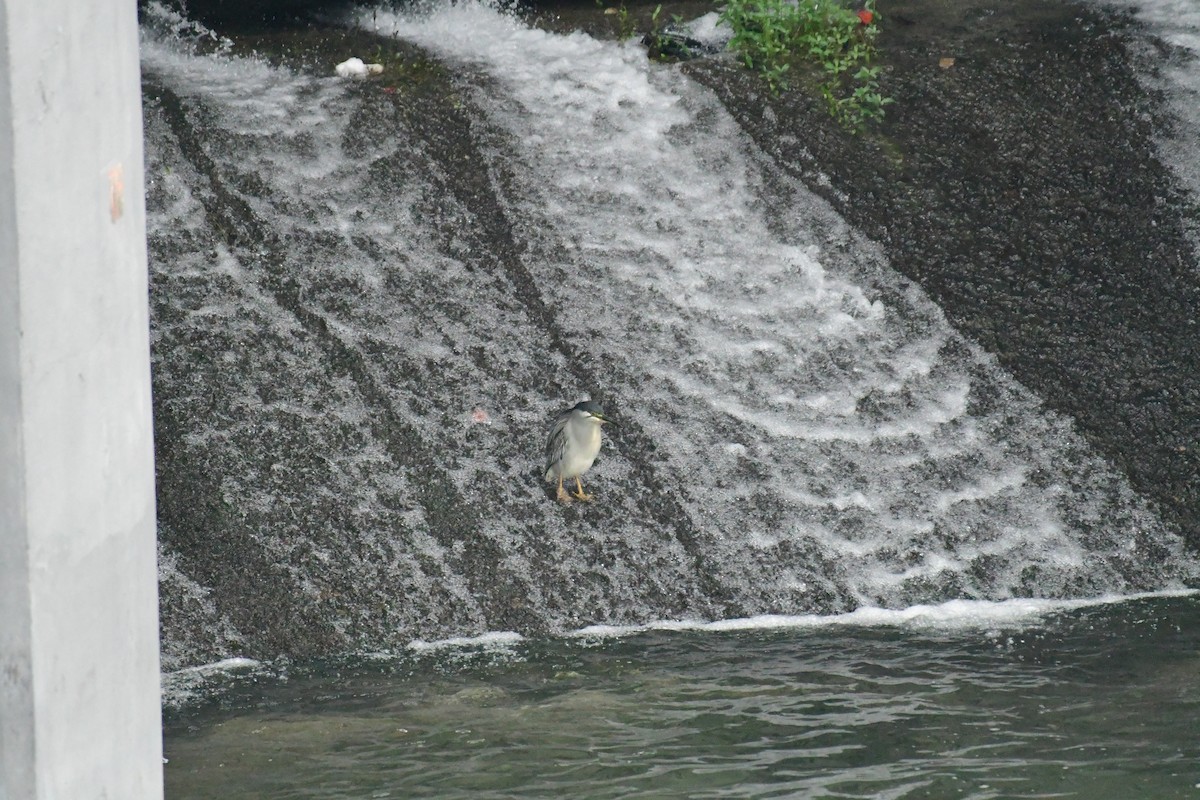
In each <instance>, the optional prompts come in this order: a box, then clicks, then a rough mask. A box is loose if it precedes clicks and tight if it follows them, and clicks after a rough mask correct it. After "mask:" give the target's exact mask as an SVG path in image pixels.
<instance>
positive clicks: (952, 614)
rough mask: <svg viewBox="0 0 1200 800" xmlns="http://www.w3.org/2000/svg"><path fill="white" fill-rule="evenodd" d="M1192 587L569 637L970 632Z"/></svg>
mask: <svg viewBox="0 0 1200 800" xmlns="http://www.w3.org/2000/svg"><path fill="white" fill-rule="evenodd" d="M1196 594H1197V591H1195V590H1188V589H1181V590H1173V591H1162V592H1146V593H1139V594H1134V595H1125V596H1118V595H1105V596H1102V597H1093V598H1086V599H1078V600H1044V599H1037V598H1013V599H1010V600H1001V601H985V600H950V601H948V602H945V603H939V604H933V605H915V606H910V607H908V608H901V609H887V608H875V607H865V608H859V609H856V610H854V611H851V612H849V613H846V614H832V615H828V616H822V615H818V614H800V615H786V614H763V615H759V616H754V617H746V618H743V619H726V620H717V621H712V622H700V621H690V620H662V621H658V622H650V623H646V624H644V625H589V626H587V627H584V628H580V629H578V630H576V631H572V632H571V633H570V634H569V636H572V637H587V638H614V637H625V636H632V635H635V634H639V633H645V632H646V631H704V632H727V631H754V630H788V629H819V628H831V627H853V628H905V629H912V630H938V631H951V632H952V631H971V630H979V629H995V628H1027V627H1032V626H1036V625H1038V624H1040V623H1041V622H1042V621H1044V620H1045V619H1046V618H1047V617H1049V616H1051V615H1054V614H1059V613H1063V612H1068V611H1075V610H1078V609H1081V608H1092V607H1096V606H1104V605H1114V604H1119V603H1126V602H1131V601H1135V600H1145V599H1150V598H1169V597H1189V596H1194V595H1196Z"/></svg>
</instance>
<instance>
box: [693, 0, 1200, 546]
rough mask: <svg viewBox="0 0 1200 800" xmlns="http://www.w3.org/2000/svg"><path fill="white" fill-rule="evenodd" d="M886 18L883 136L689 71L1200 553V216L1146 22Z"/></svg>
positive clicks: (1034, 12)
mask: <svg viewBox="0 0 1200 800" xmlns="http://www.w3.org/2000/svg"><path fill="white" fill-rule="evenodd" d="M879 10H880V12H881V14H882V17H883V26H884V33H883V34H882V35H881V37H880V40H879V43H880V46H881V52H880V57H881V63H882V64H884V65H885V66H886V68H887V69H886V72H885V75H884V76H883V79H882V81H881V83H882V87H883V90H884V91H885V93H886V94H888V95H890V96H892V97H893V98H895V100H896V102H895V104H894V105H891V106H889V107H888V114H887V119H886V120H885V121H884V123H883V124H882V125H881V126H880V127H879V129H878V131H877V132H876V133H874V134H873V135H869V136H866V137H862V138H854V137H849V136H847V135H845V134H844V133H843V132H842V131H840V130H838V129H837V128H836V126H834V125H833V124H831V123H830V121H829V120H828V119H826V118H825V116H824V114H823V113H822V112H821V111H820V109H819V108H818V107H817V106H816V104H815V103H814V102H812V101H811V100H810V99H808V98H807V97H805V96H804V95H802V94H800V93H791V94H785V95H784V96H782V97H779V98H774V97H770V96H769V95H766V94H765V93H764V92H762V91H761V90H760V89H759V88H757V87H756V84H755V81H754V80H753V79H752V78H750V77H748V76H746V75H745V74H744V73H742V72H741V71H740V70H738V69H736V68H733V67H731V66H729V65H727V64H725V63H722V62H715V61H705V62H694V64H693V65H690V68H691V69H692V71H693V74H694V75H695V76H696V77H697V78H699V79H700V80H702V81H704V82H706V83H708V84H709V85H710V86H712V87H713V88H714V89H715V90H716V91H717V92H718V93H719V94H720V96H721V98H722V100H723V101H724V102H725V104H726V106H727V107H728V108H729V109H730V110H731V111H732V112H733V113H734V114H735V115H736V116H737V118H738V119H739V120H740V121H741V123H742V125H743V126H744V128H745V130H746V131H747V133H749V134H750V135H751V136H752V137H753V138H754V139H755V140H756V141H757V142H758V143H759V145H760V146H761V147H762V148H763V149H764V150H765V151H766V152H767V153H769V154H770V155H771V156H772V157H773V159H774V160H775V161H776V162H777V163H778V164H779V165H780V166H783V167H784V168H786V169H788V170H789V171H791V172H793V173H794V174H796V175H797V176H799V177H801V178H802V179H803V180H804V181H805V182H806V183H807V184H808V185H809V186H810V188H812V189H813V190H814V191H816V192H818V193H820V194H822V195H824V196H825V197H826V198H828V199H829V201H830V202H831V203H832V204H833V205H834V206H835V207H836V208H837V209H838V211H839V212H840V213H841V214H842V215H843V216H844V217H845V218H846V219H847V220H849V221H850V222H851V223H852V224H853V225H855V226H856V227H858V228H859V229H861V230H862V231H864V232H865V233H866V234H868V235H869V236H871V237H872V238H874V239H876V240H877V241H879V242H880V243H882V244H883V246H884V247H885V249H886V252H887V255H888V257H889V258H890V259H891V262H892V264H893V266H894V267H895V268H896V269H898V270H899V271H901V272H902V273H904V274H905V275H907V276H909V277H911V278H912V279H913V280H915V281H917V282H918V283H919V284H920V285H921V286H922V287H924V289H925V290H926V291H927V292H928V293H929V294H930V295H931V296H932V297H933V298H934V299H935V300H936V301H937V303H938V304H939V305H940V306H941V307H942V308H943V309H944V311H945V313H946V316H947V318H948V319H949V320H950V321H951V322H952V323H953V324H954V325H955V327H957V328H958V329H959V330H960V331H962V332H963V333H964V334H965V335H967V336H968V337H970V338H971V339H973V340H975V341H976V342H978V343H979V344H981V345H982V346H983V347H985V348H986V349H987V350H988V351H989V352H991V353H993V354H995V356H996V357H997V359H998V360H999V362H1000V363H1001V364H1003V365H1004V367H1005V368H1006V369H1008V370H1009V371H1010V372H1011V373H1012V374H1013V375H1015V376H1016V377H1017V379H1018V380H1020V381H1021V382H1022V383H1024V384H1025V385H1026V386H1028V387H1030V388H1031V389H1033V390H1034V391H1035V392H1037V393H1038V395H1039V396H1041V397H1042V398H1043V399H1044V400H1045V402H1046V405H1047V406H1049V407H1050V408H1053V409H1055V410H1056V411H1060V412H1062V413H1064V414H1068V415H1070V416H1071V417H1073V418H1074V419H1075V420H1077V422H1078V426H1079V428H1080V430H1081V431H1082V432H1083V433H1084V434H1085V435H1086V437H1087V438H1088V439H1089V440H1090V441H1091V442H1092V443H1093V445H1095V447H1096V448H1097V449H1098V450H1099V451H1100V452H1102V453H1104V455H1105V456H1106V457H1108V458H1109V459H1111V461H1112V462H1113V463H1114V464H1115V465H1117V466H1118V467H1119V468H1120V469H1121V470H1123V471H1124V472H1125V473H1126V474H1127V475H1128V476H1129V479H1130V481H1131V482H1132V484H1133V486H1134V488H1135V489H1136V490H1137V491H1138V492H1140V493H1141V494H1143V495H1145V496H1147V497H1149V498H1153V499H1154V500H1155V501H1156V502H1157V503H1158V504H1159V505H1160V507H1161V510H1162V514H1163V517H1164V518H1165V519H1166V520H1167V521H1169V522H1170V523H1173V524H1176V525H1178V526H1179V527H1180V528H1181V529H1182V531H1183V532H1184V533H1185V535H1186V536H1187V537H1188V540H1189V541H1190V542H1191V543H1192V545H1193V546H1200V518H1198V515H1197V509H1198V507H1200V506H1198V502H1200V480H1198V477H1200V476H1198V465H1200V450H1198V443H1197V439H1198V434H1200V415H1198V412H1200V373H1198V372H1197V370H1196V364H1197V363H1198V357H1200V325H1198V323H1197V318H1198V315H1200V281H1198V279H1197V265H1196V262H1195V254H1194V251H1193V250H1192V248H1191V246H1190V244H1189V242H1188V240H1187V238H1186V236H1185V224H1184V220H1185V219H1186V218H1187V217H1188V215H1194V214H1195V213H1196V210H1195V208H1196V207H1195V198H1189V197H1188V196H1186V195H1185V193H1183V192H1182V191H1181V190H1180V189H1179V188H1178V186H1177V185H1176V184H1175V182H1174V180H1173V178H1172V175H1171V173H1170V171H1169V170H1168V169H1167V168H1166V167H1165V166H1164V165H1163V164H1162V163H1161V162H1160V161H1159V154H1158V153H1157V152H1156V148H1155V143H1154V139H1153V136H1154V132H1155V130H1156V129H1159V128H1161V126H1163V125H1165V124H1167V123H1166V121H1164V120H1163V119H1161V117H1160V115H1161V114H1162V113H1163V104H1162V102H1161V98H1157V97H1154V96H1149V95H1148V94H1147V92H1146V91H1145V90H1144V88H1143V87H1142V86H1141V85H1140V84H1139V82H1138V80H1137V78H1136V77H1135V75H1134V72H1133V69H1134V65H1133V63H1132V62H1133V56H1132V55H1131V46H1130V37H1131V36H1132V35H1133V34H1134V33H1135V28H1134V25H1133V23H1132V21H1131V20H1129V19H1126V18H1122V17H1120V16H1115V15H1113V14H1108V13H1100V12H1098V11H1096V10H1095V9H1093V8H1092V7H1090V6H1082V5H1078V4H1075V3H1057V2H1041V1H1037V2H980V0H971V1H970V2H963V3H942V2H934V1H933V0H919V1H918V0H908V1H906V2H882V1H881V2H880V3H879ZM943 58H953V59H954V62H953V65H952V66H948V67H942V66H939V62H940V60H941V59H943Z"/></svg>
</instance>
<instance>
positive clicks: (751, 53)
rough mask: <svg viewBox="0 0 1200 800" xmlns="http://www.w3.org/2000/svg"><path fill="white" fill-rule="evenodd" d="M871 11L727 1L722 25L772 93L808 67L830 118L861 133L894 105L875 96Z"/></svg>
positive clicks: (830, 2)
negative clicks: (886, 107)
mask: <svg viewBox="0 0 1200 800" xmlns="http://www.w3.org/2000/svg"><path fill="white" fill-rule="evenodd" d="M874 5H875V4H874V0H867V3H866V5H865V7H864V8H862V9H860V10H858V11H852V10H851V9H849V8H847V7H846V6H845V5H844V4H843V3H842V2H840V1H839V0H790V1H789V0H729V4H728V5H727V6H726V7H725V10H724V11H723V12H721V19H722V21H724V22H725V24H727V25H729V27H730V28H731V29H732V30H733V38H732V39H731V40H730V43H729V46H730V47H731V48H733V49H734V50H736V51H737V52H738V53H739V54H740V55H741V57H742V61H743V63H745V65H746V66H747V67H749V68H750V69H753V70H757V71H758V72H760V73H761V74H762V76H763V77H764V78H765V79H766V81H767V85H768V86H769V87H770V88H771V91H773V92H778V91H779V90H780V89H781V88H782V87H783V86H784V85H786V84H788V83H790V82H791V78H792V76H793V74H795V73H796V72H798V71H799V70H798V67H799V66H801V65H805V64H807V65H810V67H811V68H815V69H812V71H813V72H815V74H816V76H817V77H816V79H815V82H816V89H817V91H818V93H819V94H820V96H821V97H822V98H823V99H824V101H825V105H826V107H827V108H828V110H829V113H830V114H831V115H832V116H833V118H834V119H836V120H837V121H838V122H839V123H841V124H842V125H843V126H844V127H846V128H847V129H849V130H853V131H861V130H862V129H863V128H864V127H865V126H866V124H867V123H868V122H870V121H872V120H878V119H880V118H881V117H883V108H884V106H886V105H887V104H889V103H891V102H892V100H891V98H888V97H884V96H883V95H882V94H881V93H880V91H879V67H875V66H871V61H872V59H873V58H874V56H875V37H876V36H877V35H878V33H879V29H878V27H877V25H876V20H877V18H878V17H877V15H876V13H875V8H874ZM802 78H803V76H802Z"/></svg>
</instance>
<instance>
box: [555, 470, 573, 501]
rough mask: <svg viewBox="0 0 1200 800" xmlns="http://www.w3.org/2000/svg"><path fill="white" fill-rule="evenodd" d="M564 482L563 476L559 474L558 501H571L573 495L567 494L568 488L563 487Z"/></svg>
mask: <svg viewBox="0 0 1200 800" xmlns="http://www.w3.org/2000/svg"><path fill="white" fill-rule="evenodd" d="M562 482H563V479H562V476H561V475H559V476H558V495H557V497H558V502H560V503H569V502H571V495H569V494H567V490H566V489H564V488H563V485H562Z"/></svg>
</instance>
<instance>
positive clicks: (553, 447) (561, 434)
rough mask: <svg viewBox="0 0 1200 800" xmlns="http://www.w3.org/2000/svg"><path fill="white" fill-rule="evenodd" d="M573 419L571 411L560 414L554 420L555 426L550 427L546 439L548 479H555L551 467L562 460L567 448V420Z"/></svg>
mask: <svg viewBox="0 0 1200 800" xmlns="http://www.w3.org/2000/svg"><path fill="white" fill-rule="evenodd" d="M570 419H571V412H570V411H568V412H566V413H565V414H559V415H558V419H556V420H554V427H553V428H551V429H550V437H549V438H548V439H546V468H545V472H546V480H548V481H550V480H554V476H552V475H551V474H550V468H551V467H553V466H554V465H555V464H557V463H558V462H560V461H562V459H563V455H564V453H565V451H566V449H567V422H568V421H569V420H570Z"/></svg>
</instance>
